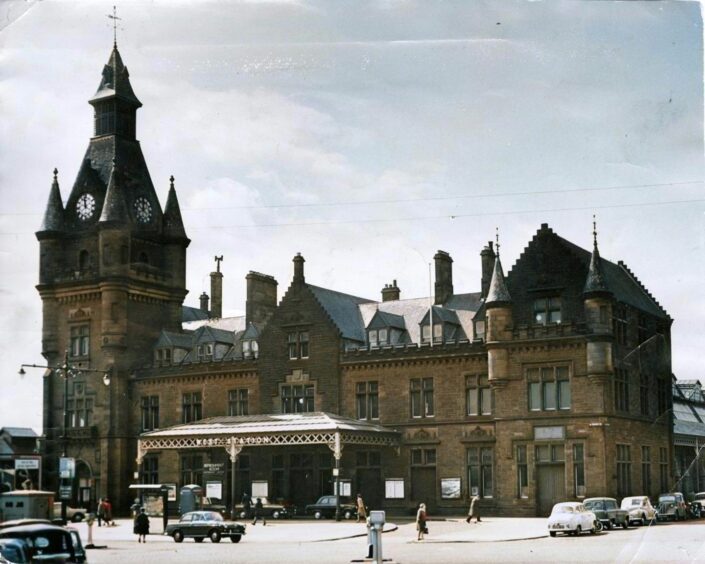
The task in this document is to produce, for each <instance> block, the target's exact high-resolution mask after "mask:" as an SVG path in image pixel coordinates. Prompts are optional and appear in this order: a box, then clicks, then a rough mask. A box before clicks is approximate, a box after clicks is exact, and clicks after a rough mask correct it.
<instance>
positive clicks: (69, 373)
mask: <svg viewBox="0 0 705 564" xmlns="http://www.w3.org/2000/svg"><path fill="white" fill-rule="evenodd" d="M25 368H46V369H49V370H51V371H52V372H53V373H54V374H58V375H59V376H60V377H61V378H63V380H64V400H63V417H62V421H63V423H62V429H61V457H60V461H61V459H62V458H65V457H66V447H67V443H68V436H67V434H66V433H67V429H68V427H69V421H68V397H69V378H76V377H77V376H80V375H81V373H83V372H94V373H98V374H102V375H103V384H105V385H106V386H109V385H110V373H111V370H110V369H108V370H97V369H94V368H80V367H78V366H74V365H71V364H69V351H68V349H66V351H65V352H64V361H63V363H62V364H60V365H57V366H48V365H43V364H22V365H21V366H20V370H19V375H20V376H24V375H25V374H26V372H25V370H24V369H25ZM59 479H60V481H63V479H64V478H62V477H61V476H60V477H59ZM69 480H71V482H70V483H71V485H72V482H73V476H72V477H71V478H69ZM60 486H61V483H60ZM59 490H60V493H61V487H59ZM60 497H61V520H62V521H63V522H64V523H66V499H65V497H64V496H63V495H62V496H60Z"/></svg>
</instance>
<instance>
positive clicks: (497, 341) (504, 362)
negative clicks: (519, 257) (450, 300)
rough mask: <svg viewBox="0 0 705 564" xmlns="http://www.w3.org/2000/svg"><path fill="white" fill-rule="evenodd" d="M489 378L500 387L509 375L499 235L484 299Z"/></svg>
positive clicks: (508, 309) (507, 301) (508, 314)
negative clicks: (490, 277) (488, 285)
mask: <svg viewBox="0 0 705 564" xmlns="http://www.w3.org/2000/svg"><path fill="white" fill-rule="evenodd" d="M485 310H486V313H485V315H486V329H485V331H486V333H485V334H486V337H485V341H486V343H487V365H488V377H489V380H490V383H491V384H492V385H493V386H501V385H503V383H504V382H506V380H507V379H508V377H509V375H510V366H509V351H508V350H507V348H506V345H505V342H506V341H511V339H512V325H513V323H514V321H513V316H512V298H511V296H510V295H509V290H508V289H507V283H506V281H505V279H504V271H503V270H502V262H501V260H500V258H499V235H497V253H496V256H495V260H494V269H493V271H492V279H491V280H490V287H489V289H488V291H487V298H486V300H485Z"/></svg>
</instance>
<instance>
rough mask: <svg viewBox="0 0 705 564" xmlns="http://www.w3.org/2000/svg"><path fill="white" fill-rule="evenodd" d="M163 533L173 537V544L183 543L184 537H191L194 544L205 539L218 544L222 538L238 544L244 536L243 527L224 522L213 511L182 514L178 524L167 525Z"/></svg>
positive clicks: (220, 516)
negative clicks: (227, 538) (228, 538)
mask: <svg viewBox="0 0 705 564" xmlns="http://www.w3.org/2000/svg"><path fill="white" fill-rule="evenodd" d="M165 532H166V534H167V535H170V536H171V537H173V539H174V542H183V540H184V539H185V538H186V537H191V538H193V540H195V541H196V542H203V539H205V538H206V537H208V538H209V539H210V540H211V542H220V539H221V538H223V537H230V540H231V541H233V542H240V539H242V535H244V534H245V525H242V524H240V523H236V522H235V521H225V520H223V516H222V515H221V514H220V513H217V512H215V511H191V512H189V513H184V514H183V515H182V516H181V519H179V522H178V523H169V524H168V525H167V526H166V531H165Z"/></svg>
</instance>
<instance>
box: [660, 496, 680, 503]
mask: <svg viewBox="0 0 705 564" xmlns="http://www.w3.org/2000/svg"><path fill="white" fill-rule="evenodd" d="M675 501H676V498H675V496H672V495H661V496H659V498H658V502H659V503H675Z"/></svg>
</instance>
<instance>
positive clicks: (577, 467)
mask: <svg viewBox="0 0 705 564" xmlns="http://www.w3.org/2000/svg"><path fill="white" fill-rule="evenodd" d="M573 483H574V485H575V497H585V446H584V445H583V444H582V443H579V444H575V445H573Z"/></svg>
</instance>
